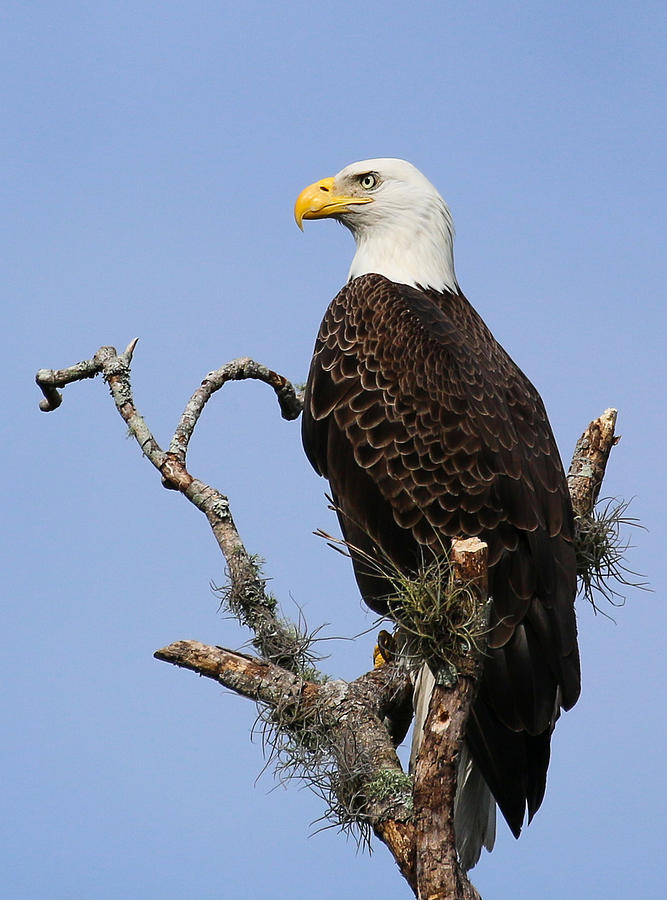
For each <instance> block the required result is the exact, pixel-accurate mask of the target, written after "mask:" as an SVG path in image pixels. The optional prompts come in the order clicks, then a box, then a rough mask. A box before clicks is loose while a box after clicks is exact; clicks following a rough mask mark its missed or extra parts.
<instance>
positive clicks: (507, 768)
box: [303, 275, 579, 835]
mask: <svg viewBox="0 0 667 900" xmlns="http://www.w3.org/2000/svg"><path fill="white" fill-rule="evenodd" d="M303 441H304V447H305V449H306V453H307V455H308V457H309V459H310V461H311V463H312V464H313V466H314V467H315V469H316V470H317V471H318V472H319V473H320V474H321V475H323V476H325V477H326V478H327V479H328V480H329V483H330V485H331V491H332V494H333V498H334V502H335V504H336V507H337V509H338V515H339V519H340V524H341V528H342V530H343V534H344V536H345V539H346V541H348V543H349V544H350V545H351V546H352V547H355V548H358V549H359V551H361V554H362V555H363V554H369V555H370V556H371V557H373V558H378V559H383V558H384V559H390V560H391V561H392V563H393V564H395V565H396V566H397V567H398V568H399V569H401V570H402V571H406V572H409V571H411V570H414V569H416V568H417V567H418V566H419V565H420V562H421V561H422V560H423V559H424V553H425V549H424V548H425V547H428V548H431V550H432V551H433V552H435V553H438V552H441V550H440V548H445V549H446V548H447V546H448V544H449V541H450V539H451V538H453V537H459V536H468V535H475V536H479V537H480V538H481V539H482V540H484V541H486V542H487V543H488V545H489V589H490V595H491V598H492V613H491V624H490V633H489V646H488V653H487V658H486V662H485V668H484V675H483V679H482V684H481V686H480V691H479V695H478V697H477V700H476V702H475V704H474V707H473V709H472V711H471V716H470V720H469V723H468V730H467V741H468V745H469V748H470V751H471V753H472V755H473V758H474V760H475V761H476V763H477V765H478V766H479V768H480V770H481V772H482V774H483V775H484V778H485V779H486V781H487V783H488V785H489V787H490V789H491V791H492V793H493V795H494V797H495V799H496V801H497V802H498V804H499V806H500V808H501V810H502V812H503V814H504V816H505V818H506V819H507V822H508V823H509V825H510V827H511V829H512V831H513V832H514V834H515V835H518V834H519V831H520V830H521V826H522V824H523V821H524V816H525V813H526V810H527V812H528V817H529V820H530V818H532V816H533V814H534V813H535V811H536V810H537V808H538V807H539V805H540V803H541V801H542V797H543V795H544V788H545V782H546V771H547V766H548V762H549V744H550V738H551V732H552V731H553V726H554V723H555V720H556V718H557V715H558V711H559V709H560V707H561V706H562V707H564V708H565V709H568V708H569V707H571V706H572V705H573V704H574V703H575V702H576V700H577V697H578V694H579V657H578V650H577V638H576V625H575V617H574V596H575V590H576V567H575V556H574V549H573V543H572V539H573V526H572V511H571V506H570V498H569V494H568V490H567V485H566V482H565V476H564V473H563V467H562V464H561V461H560V457H559V454H558V450H557V448H556V444H555V441H554V438H553V435H552V432H551V428H550V425H549V422H548V419H547V416H546V413H545V410H544V406H543V404H542V401H541V399H540V396H539V394H538V393H537V391H536V390H535V388H534V387H533V386H532V384H531V383H530V382H529V381H528V379H527V378H526V377H525V376H524V375H523V373H522V372H521V371H520V370H519V369H518V367H517V366H516V365H515V364H514V363H513V362H512V360H511V359H510V357H509V356H508V355H507V354H506V353H505V351H504V350H503V349H502V347H501V346H500V345H499V344H498V343H497V342H496V340H495V339H494V338H493V336H492V335H491V333H490V332H489V330H488V329H487V327H486V326H485V325H484V323H483V322H482V320H481V318H480V317H479V316H478V315H477V313H476V312H475V310H474V309H473V308H472V307H471V306H470V304H469V303H468V301H467V300H466V299H465V297H463V296H462V295H461V294H460V293H449V292H443V293H440V292H438V291H433V290H426V291H424V290H420V289H416V288H412V287H409V286H407V285H404V284H396V283H394V282H391V281H389V280H387V279H386V278H384V277H382V276H380V275H363V276H361V277H360V278H356V279H354V280H353V281H351V282H350V283H349V284H347V285H346V286H345V287H344V288H343V289H342V291H341V292H340V293H339V294H338V296H337V297H336V298H335V299H334V300H333V302H332V303H331V305H330V306H329V309H328V310H327V313H326V315H325V317H324V321H323V322H322V325H321V328H320V331H319V334H318V338H317V342H316V345H315V352H314V355H313V360H312V364H311V368H310V374H309V377H308V386H307V389H306V403H305V408H304V414H303ZM352 557H353V563H354V568H355V574H356V578H357V582H358V584H359V588H360V590H361V593H362V595H363V597H364V599H365V601H366V603H367V604H368V605H369V606H370V607H371V608H372V609H374V610H376V611H378V612H386V611H387V604H386V600H385V598H386V596H387V594H388V593H389V592H390V590H391V589H390V587H389V586H388V584H387V582H386V580H384V579H383V578H382V576H381V575H380V574H379V573H378V572H372V571H370V570H369V567H368V565H367V564H365V563H364V562H363V560H362V559H361V557H360V556H359V555H356V554H355V553H354V552H353V553H352Z"/></svg>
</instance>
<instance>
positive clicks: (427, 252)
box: [294, 159, 458, 291]
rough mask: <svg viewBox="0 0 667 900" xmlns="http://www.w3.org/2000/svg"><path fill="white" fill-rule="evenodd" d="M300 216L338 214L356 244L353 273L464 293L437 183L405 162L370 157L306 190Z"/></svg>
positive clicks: (296, 213) (301, 196) (298, 208)
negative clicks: (435, 186) (461, 288)
mask: <svg viewBox="0 0 667 900" xmlns="http://www.w3.org/2000/svg"><path fill="white" fill-rule="evenodd" d="M294 216H295V218H296V221H297V225H298V226H299V228H301V227H302V221H303V219H323V218H333V219H337V220H338V221H339V222H342V223H343V225H345V226H346V227H347V228H349V229H350V231H351V232H352V234H353V235H354V239H355V241H356V243H357V252H356V253H355V255H354V259H353V260H352V265H351V267H350V274H349V278H350V279H352V278H358V277H359V275H366V274H369V273H371V272H375V273H377V274H379V275H384V276H385V277H386V278H389V279H390V280H391V281H397V282H400V283H402V284H410V285H413V286H418V287H423V288H428V287H430V288H434V289H435V290H439V291H442V290H449V291H458V284H457V281H456V274H455V272H454V248H453V244H454V224H453V222H452V216H451V213H450V212H449V209H448V208H447V204H446V203H445V201H444V200H443V199H442V197H441V196H440V194H439V193H438V192H437V190H436V189H435V188H434V187H433V185H432V184H431V182H430V181H429V180H428V179H427V178H425V177H424V175H422V173H421V172H420V171H419V170H418V169H416V168H415V167H414V166H413V165H412V164H411V163H409V162H406V161H405V160H404V159H366V160H364V161H363V162H355V163H352V164H351V165H349V166H346V167H345V168H344V169H341V171H340V172H339V173H338V175H334V177H333V178H323V179H322V180H321V181H316V182H315V183H314V184H311V185H310V186H309V187H307V188H306V189H305V190H303V191H302V192H301V193H300V194H299V197H298V199H297V201H296V205H295V207H294Z"/></svg>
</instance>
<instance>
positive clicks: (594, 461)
mask: <svg viewBox="0 0 667 900" xmlns="http://www.w3.org/2000/svg"><path fill="white" fill-rule="evenodd" d="M617 415H618V412H617V410H615V409H606V410H605V411H604V412H603V413H602V415H601V416H599V417H598V418H597V419H593V421H592V422H591V423H590V425H589V426H588V428H587V429H586V431H584V433H583V434H582V435H581V437H580V438H579V440H578V441H577V444H576V447H575V448H574V454H573V455H572V462H571V463H570V470H569V472H568V473H567V483H568V487H569V488H570V497H571V499H572V508H573V510H574V514H575V516H589V515H590V514H591V512H592V510H593V507H594V506H595V501H596V500H597V498H598V494H599V493H600V487H601V485H602V479H603V478H604V473H605V469H606V468H607V460H608V459H609V454H610V453H611V448H612V447H615V446H616V444H618V442H619V441H620V439H621V438H620V436H616V435H615V434H614V428H615V427H616V417H617Z"/></svg>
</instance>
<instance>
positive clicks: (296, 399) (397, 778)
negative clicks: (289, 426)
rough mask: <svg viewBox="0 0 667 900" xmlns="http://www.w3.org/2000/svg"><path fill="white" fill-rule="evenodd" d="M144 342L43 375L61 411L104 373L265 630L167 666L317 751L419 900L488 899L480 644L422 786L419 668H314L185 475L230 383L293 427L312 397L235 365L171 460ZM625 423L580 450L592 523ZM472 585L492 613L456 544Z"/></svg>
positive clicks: (425, 763)
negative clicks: (478, 775) (476, 798)
mask: <svg viewBox="0 0 667 900" xmlns="http://www.w3.org/2000/svg"><path fill="white" fill-rule="evenodd" d="M136 343H137V342H136V340H134V341H132V343H131V344H130V345H129V346H128V348H127V349H126V350H125V352H124V353H122V354H121V355H120V356H119V355H118V354H117V353H116V350H115V349H114V348H113V347H101V348H100V349H99V350H98V351H97V353H96V354H95V355H94V357H93V358H92V359H90V360H84V361H83V362H80V363H77V364H76V365H74V366H70V367H69V368H67V369H60V370H56V371H54V370H50V369H41V370H40V371H39V372H38V373H37V376H36V381H37V384H38V385H39V387H40V389H41V390H42V393H43V394H44V399H43V400H42V401H41V402H40V409H42V410H43V411H45V412H48V411H51V410H54V409H56V408H57V407H58V406H59V405H60V403H61V402H62V397H61V394H60V392H59V390H58V389H59V388H63V387H65V386H66V385H68V384H71V383H73V382H75V381H79V380H82V379H84V378H94V377H95V376H96V375H98V374H101V375H102V376H103V377H104V379H105V381H106V382H107V384H108V385H109V388H110V391H111V395H112V397H113V400H114V403H115V405H116V408H117V410H118V412H119V413H120V415H121V416H122V418H123V420H124V421H125V422H126V423H127V425H128V427H129V429H130V433H131V434H132V435H133V436H134V437H135V439H136V440H137V442H138V444H139V446H140V448H141V451H142V453H143V454H144V455H145V456H146V458H147V459H148V460H149V461H150V462H151V463H152V465H153V466H154V467H155V468H156V469H157V470H158V471H159V472H160V475H161V477H162V481H163V484H164V485H165V486H166V487H169V488H171V489H174V490H178V491H180V492H181V493H182V494H183V495H184V496H185V497H186V498H187V499H188V500H189V501H190V502H191V503H193V504H194V505H195V506H196V507H197V508H198V509H200V510H201V512H203V513H204V515H205V516H206V518H207V520H208V522H209V524H210V526H211V529H212V531H213V534H214V536H215V538H216V541H217V543H218V546H219V548H220V550H221V552H222V554H223V556H224V558H225V561H226V566H227V573H228V575H229V581H230V587H229V590H228V591H227V594H226V598H225V599H226V601H227V603H228V605H229V607H230V609H231V610H232V611H233V612H234V613H235V614H236V616H237V617H238V619H239V621H240V622H242V623H243V624H244V625H246V626H248V627H249V628H251V629H252V631H253V632H254V639H253V644H254V646H255V647H256V648H257V650H258V651H259V653H260V654H261V655H262V657H263V659H257V658H255V657H252V656H247V655H245V654H241V653H238V652H233V651H230V650H225V649H224V648H221V647H211V646H207V645H205V644H202V643H199V642H197V641H178V642H176V643H174V644H170V645H169V646H168V647H164V648H163V649H162V650H158V651H157V652H156V653H155V656H156V658H157V659H160V660H163V661H165V662H169V663H171V664H173V665H176V666H180V667H183V668H187V669H190V670H192V671H194V672H197V673H198V674H200V675H204V676H205V677H207V678H210V679H213V680H214V681H216V682H218V683H219V684H222V685H224V686H225V687H227V688H229V689H230V690H233V691H235V692H236V693H238V694H240V695H242V696H245V697H248V698H251V699H253V700H255V701H257V702H258V703H259V704H260V708H261V709H263V710H264V713H263V715H264V716H265V719H264V721H265V722H267V723H269V724H270V725H271V727H273V728H275V730H276V731H275V733H276V734H277V735H282V736H283V738H284V739H285V740H286V742H287V743H286V744H283V745H282V746H283V748H284V747H285V746H288V747H290V748H292V750H293V752H294V753H295V755H296V756H295V758H296V760H297V761H298V763H299V764H300V765H302V766H304V765H305V767H306V769H307V766H308V763H307V760H308V755H309V754H311V755H312V756H314V757H316V760H317V762H316V763H314V765H315V766H320V770H321V771H324V772H325V777H326V778H327V779H328V782H327V784H328V786H329V788H328V789H329V790H330V791H331V792H333V793H334V794H335V795H336V797H337V802H338V804H339V806H340V807H341V808H344V810H345V815H346V816H347V817H348V819H347V821H348V822H349V821H355V822H357V824H359V825H360V826H361V827H363V828H370V829H372V830H373V831H374V832H375V834H376V835H377V837H378V838H379V839H380V840H381V841H383V843H385V844H386V846H387V847H388V848H389V850H390V852H391V853H392V854H393V856H394V859H395V860H396V862H397V864H398V867H399V869H400V871H401V874H402V875H403V876H404V878H405V879H406V881H407V882H408V884H409V885H410V887H411V888H412V890H413V892H414V894H415V896H419V897H421V898H429V900H445V898H448V900H480V898H479V895H478V893H477V892H476V891H475V889H474V887H473V886H472V885H471V884H470V882H469V881H468V878H467V876H466V874H465V873H464V872H463V871H462V870H461V868H460V866H459V863H458V859H457V857H456V850H455V836H454V825H453V801H454V793H455V788H456V759H457V754H458V750H459V747H460V744H461V741H462V739H463V735H464V732H465V723H466V718H467V714H468V710H469V708H470V704H471V703H472V701H473V699H474V696H475V692H476V688H477V683H478V680H479V673H480V670H481V665H482V660H483V652H484V648H483V647H482V646H471V647H470V648H469V652H467V653H464V654H462V655H460V658H457V660H456V666H455V668H456V671H455V672H454V673H453V677H451V678H450V679H449V680H448V681H446V683H445V682H442V683H437V684H436V688H435V691H434V694H433V698H432V701H431V705H430V709H429V714H428V716H427V720H426V723H425V725H424V741H423V744H422V749H421V752H420V756H419V759H418V762H417V766H416V771H415V777H414V785H413V783H412V779H411V778H410V776H408V775H406V774H405V773H404V771H403V769H402V767H401V764H400V761H399V760H398V757H397V756H396V752H395V748H394V745H393V742H392V739H391V735H390V730H389V729H388V727H387V724H386V723H387V722H388V721H389V720H391V718H392V716H393V714H394V713H395V712H396V710H397V709H402V708H404V707H405V704H406V703H408V702H410V698H411V691H412V683H411V679H410V677H409V674H408V669H407V668H406V667H405V666H404V665H402V664H401V663H400V662H397V661H395V662H389V663H387V664H386V665H383V666H381V667H379V668H375V669H373V670H372V671H370V672H368V673H366V674H365V675H362V676H361V677H360V678H358V679H356V680H355V681H353V682H349V683H348V682H344V681H340V680H336V681H326V680H324V679H323V678H322V677H321V676H320V675H319V673H317V671H316V670H315V669H314V667H313V665H312V655H311V654H310V653H309V652H308V639H307V636H304V635H303V634H301V633H300V630H299V628H298V627H297V626H295V625H292V624H290V623H287V622H285V621H283V620H282V619H281V618H280V616H279V615H278V613H277V604H276V601H275V599H274V598H273V597H272V596H271V595H270V594H268V593H267V591H266V586H265V581H264V579H263V577H262V575H261V572H260V570H259V567H258V564H257V559H256V558H254V557H252V556H251V555H250V554H249V553H248V551H247V550H246V548H245V546H244V544H243V542H242V541H241V538H240V535H239V533H238V530H237V528H236V526H235V524H234V521H233V518H232V514H231V511H230V508H229V502H228V500H227V497H226V496H224V495H223V494H222V493H220V492H219V491H218V490H216V489H215V488H213V487H211V486H210V485H208V484H206V483H204V482H203V481H201V480H199V479H197V478H195V477H194V476H193V475H191V474H190V473H189V471H188V470H187V468H186V455H187V449H188V446H189V442H190V439H191V437H192V434H193V432H194V428H195V427H196V424H197V422H198V420H199V417H200V415H201V413H202V411H203V409H204V406H205V405H206V403H207V402H208V400H209V399H210V398H211V397H212V395H213V394H214V393H215V392H216V391H217V390H219V389H220V388H221V387H222V386H223V385H224V384H226V383H227V382H228V381H233V380H242V379H257V380H260V381H263V382H264V383H266V384H268V385H269V386H270V387H272V388H273V390H274V391H275V393H276V396H277V398H278V402H279V405H280V409H281V413H282V415H283V417H284V418H286V419H295V418H297V417H298V415H299V413H300V411H301V408H302V403H303V401H302V397H301V396H300V395H299V393H298V392H297V391H296V390H295V388H294V387H293V386H292V385H291V384H290V382H288V381H287V380H286V379H285V378H283V377H282V376H281V375H278V374H277V373H275V372H273V371H272V370H270V369H268V368H266V367H265V366H262V365H261V364H259V363H256V362H254V361H253V360H250V359H247V358H242V359H237V360H233V361H232V362H229V363H227V364H226V365H224V366H222V367H221V368H220V369H217V370H215V371H214V372H211V373H209V374H208V375H207V376H206V378H205V379H204V381H203V382H202V384H201V386H200V387H199V388H198V389H197V390H196V391H195V392H194V394H193V395H192V397H191V398H190V400H189V401H188V403H187V405H186V407H185V409H184V412H183V414H182V416H181V419H180V421H179V423H178V425H177V427H176V430H175V432H174V435H173V437H172V440H171V442H170V445H169V449H168V450H167V451H164V450H163V449H162V448H161V447H160V445H159V444H158V442H157V441H156V439H155V438H154V436H153V434H152V432H151V431H150V429H149V428H148V426H147V424H146V422H145V420H144V418H143V417H142V416H141V415H140V413H139V412H138V410H137V409H136V407H135V404H134V400H133V396H132V389H131V384H130V363H131V360H132V354H133V352H134V349H135V347H136ZM615 420H616V412H615V410H607V411H606V412H605V413H604V414H603V416H601V417H600V418H599V419H596V420H595V421H594V422H592V423H591V425H590V426H589V427H588V429H587V430H586V432H585V433H584V435H582V438H581V439H580V440H579V442H578V443H577V448H576V450H575V456H574V459H573V461H572V465H571V467H570V472H569V475H568V479H569V484H570V492H571V495H572V501H573V505H574V508H575V511H576V513H577V515H578V516H580V517H581V516H587V515H590V513H591V510H592V507H593V505H594V503H595V500H596V498H597V495H598V492H599V488H600V484H601V482H602V478H603V476H604V470H605V466H606V462H607V459H608V456H609V451H610V449H611V447H612V446H613V445H614V444H615V443H616V441H617V439H616V438H614V433H613V432H614V424H615ZM461 585H465V586H466V589H467V590H470V591H472V592H473V594H474V596H475V597H476V601H477V606H476V609H477V610H478V615H479V617H481V618H483V617H485V616H486V610H487V604H486V590H487V587H486V545H485V544H483V543H481V542H480V541H478V540H477V539H475V538H473V539H468V540H459V541H454V542H453V547H452V554H451V584H450V589H451V591H460V589H461ZM473 643H474V642H473ZM304 760H306V763H305V764H304ZM322 766H324V770H322V768H321V767H322ZM327 766H328V768H327Z"/></svg>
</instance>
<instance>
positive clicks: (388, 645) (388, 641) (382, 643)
mask: <svg viewBox="0 0 667 900" xmlns="http://www.w3.org/2000/svg"><path fill="white" fill-rule="evenodd" d="M393 652H394V639H393V637H392V636H391V635H390V634H389V632H388V631H384V629H383V630H382V631H381V632H380V633H379V634H378V642H377V644H376V645H375V649H374V650H373V665H374V667H375V668H376V669H379V668H380V666H384V665H386V664H387V663H388V662H389V661H390V660H391V657H392V656H393Z"/></svg>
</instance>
